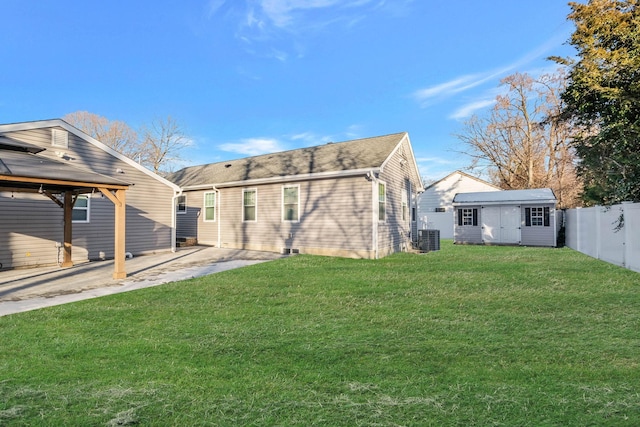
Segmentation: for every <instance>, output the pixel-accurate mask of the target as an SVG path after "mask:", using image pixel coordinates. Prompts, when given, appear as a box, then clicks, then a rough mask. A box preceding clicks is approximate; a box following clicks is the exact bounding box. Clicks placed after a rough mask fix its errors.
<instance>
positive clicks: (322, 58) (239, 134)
mask: <svg viewBox="0 0 640 427" xmlns="http://www.w3.org/2000/svg"><path fill="white" fill-rule="evenodd" d="M569 11H570V9H569V7H568V6H567V4H566V2H564V1H562V0H485V1H477V0H458V1H455V2H454V1H442V0H441V1H435V0H155V1H147V0H136V1H130V0H128V1H124V0H111V1H102V2H93V1H86V0H83V1H75V0H56V1H38V2H28V1H24V0H3V1H2V4H1V5H0V14H1V16H2V21H3V29H2V32H1V33H0V34H1V35H0V40H1V42H0V52H1V55H2V59H3V61H2V66H0V82H1V83H0V84H1V85H2V86H1V87H2V90H1V91H0V123H14V122H21V121H32V120H42V119H51V118H60V117H62V116H64V115H65V114H67V113H71V112H74V111H81V110H82V111H89V112H92V113H95V114H98V115H101V116H105V117H107V118H109V119H111V120H121V121H124V122H126V123H128V124H129V125H130V126H132V127H133V128H138V127H139V126H141V125H143V124H145V123H149V122H150V121H151V120H153V119H157V118H163V117H166V116H168V115H170V116H172V117H173V118H175V119H176V120H178V121H179V122H180V123H181V124H182V125H183V126H184V128H185V129H186V132H187V134H188V135H189V137H190V139H191V141H192V143H191V146H190V147H189V148H188V149H186V150H185V151H184V152H183V157H185V162H184V165H193V164H202V163H210V162H217V161H223V160H229V159H234V158H239V157H245V156H248V155H256V154H262V153H266V152H274V151H281V150H288V149H294V148H300V147H305V146H312V145H319V144H323V143H326V142H329V141H334V142H338V141H344V140H349V139H355V138H364V137H369V136H377V135H385V134H389V133H395V132H403V131H407V132H409V136H410V138H411V142H412V145H413V149H414V153H415V155H416V158H417V161H418V165H419V167H420V170H421V174H422V176H423V177H425V178H427V179H438V178H441V177H443V176H445V175H447V174H448V173H450V172H452V171H454V170H456V169H459V168H463V167H465V166H466V165H468V164H469V159H468V158H467V157H466V156H464V155H461V154H460V153H459V152H458V151H459V150H461V149H462V148H463V147H461V146H460V143H459V141H458V140H457V139H456V138H455V136H454V134H455V133H457V132H460V131H461V130H462V126H463V123H464V121H465V119H467V118H468V117H469V116H470V115H471V114H474V113H475V114H482V113H483V112H486V111H487V110H488V109H489V108H490V107H491V104H492V100H493V99H494V98H495V96H496V94H497V93H498V90H499V88H498V85H499V81H500V79H501V78H502V77H505V76H507V75H509V74H512V73H514V72H527V73H530V74H532V75H538V74H540V73H543V72H550V71H553V70H555V68H556V66H555V64H553V63H552V62H550V61H548V60H546V58H547V57H548V56H550V55H562V56H567V55H570V54H571V53H572V51H571V48H570V47H569V46H567V45H566V41H567V40H568V38H569V36H570V34H571V32H572V31H573V26H572V24H571V22H569V21H567V19H566V17H567V14H568V13H569Z"/></svg>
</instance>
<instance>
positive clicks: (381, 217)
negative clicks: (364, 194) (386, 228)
mask: <svg viewBox="0 0 640 427" xmlns="http://www.w3.org/2000/svg"><path fill="white" fill-rule="evenodd" d="M386 219H387V185H386V184H385V183H384V182H379V183H378V221H385V220H386Z"/></svg>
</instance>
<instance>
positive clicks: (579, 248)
mask: <svg viewBox="0 0 640 427" xmlns="http://www.w3.org/2000/svg"><path fill="white" fill-rule="evenodd" d="M581 212H582V208H580V207H577V208H576V226H575V227H574V228H573V230H574V232H575V233H576V251H578V252H583V250H582V244H581V242H580V240H581V239H580V237H581V236H582V233H581V231H582V229H581V227H580V213H581ZM583 253H584V252H583Z"/></svg>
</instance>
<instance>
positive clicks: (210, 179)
mask: <svg viewBox="0 0 640 427" xmlns="http://www.w3.org/2000/svg"><path fill="white" fill-rule="evenodd" d="M406 135H407V133H406V132H401V133H395V134H390V135H385V136H378V137H373V138H363V139H356V140H352V141H345V142H337V143H328V144H325V145H319V146H315V147H308V148H301V149H297V150H290V151H283V152H280V153H273V154H264V155H260V156H254V157H247V158H243V159H238V160H230V161H224V162H218V163H211V164H207V165H200V166H190V167H187V168H184V169H181V170H179V171H177V172H174V173H173V174H171V175H169V176H168V177H167V179H168V180H169V181H172V182H174V183H175V184H177V185H179V186H181V187H190V186H198V185H209V184H211V185H220V184H224V183H231V182H244V181H250V180H260V179H269V178H277V177H285V176H296V175H306V174H321V173H330V172H340V171H349V170H368V169H377V168H379V167H380V166H382V164H383V163H384V161H385V160H387V158H388V157H389V156H390V155H391V153H393V150H394V149H395V148H396V147H397V146H398V144H399V143H400V142H401V141H402V139H403V138H404V137H405V136H406Z"/></svg>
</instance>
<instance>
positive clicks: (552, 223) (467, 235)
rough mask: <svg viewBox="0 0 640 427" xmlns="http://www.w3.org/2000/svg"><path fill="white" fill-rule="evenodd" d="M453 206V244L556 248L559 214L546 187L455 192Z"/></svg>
mask: <svg viewBox="0 0 640 427" xmlns="http://www.w3.org/2000/svg"><path fill="white" fill-rule="evenodd" d="M453 207H454V209H455V233H454V242H455V243H475V244H498V245H523V246H552V247H555V246H556V245H557V235H558V230H559V228H560V223H561V221H560V220H561V217H560V214H561V212H560V211H557V212H556V197H555V195H554V194H553V191H552V190H551V189H549V188H539V189H532V190H505V191H491V192H476V193H459V194H457V195H456V196H455V198H454V200H453Z"/></svg>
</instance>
